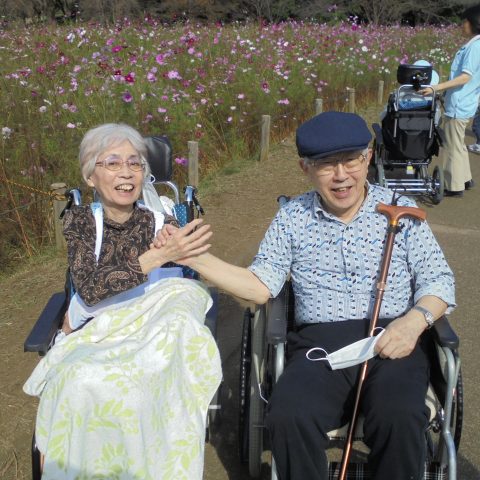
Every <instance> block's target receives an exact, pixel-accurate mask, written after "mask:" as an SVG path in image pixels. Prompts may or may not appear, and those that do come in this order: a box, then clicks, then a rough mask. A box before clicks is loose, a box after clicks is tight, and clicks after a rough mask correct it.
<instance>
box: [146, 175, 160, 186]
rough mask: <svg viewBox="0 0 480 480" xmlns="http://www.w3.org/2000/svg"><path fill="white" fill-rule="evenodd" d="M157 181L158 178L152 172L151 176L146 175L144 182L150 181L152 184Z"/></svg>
mask: <svg viewBox="0 0 480 480" xmlns="http://www.w3.org/2000/svg"><path fill="white" fill-rule="evenodd" d="M156 181H157V179H156V178H155V177H154V176H153V174H152V173H151V174H150V178H146V177H145V180H144V181H143V183H150V184H151V185H153V184H154V183H155V182H156Z"/></svg>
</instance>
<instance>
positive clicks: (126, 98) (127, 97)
mask: <svg viewBox="0 0 480 480" xmlns="http://www.w3.org/2000/svg"><path fill="white" fill-rule="evenodd" d="M122 100H123V101H124V102H125V103H130V102H131V101H132V100H133V97H132V95H131V93H130V92H125V93H124V94H123V95H122Z"/></svg>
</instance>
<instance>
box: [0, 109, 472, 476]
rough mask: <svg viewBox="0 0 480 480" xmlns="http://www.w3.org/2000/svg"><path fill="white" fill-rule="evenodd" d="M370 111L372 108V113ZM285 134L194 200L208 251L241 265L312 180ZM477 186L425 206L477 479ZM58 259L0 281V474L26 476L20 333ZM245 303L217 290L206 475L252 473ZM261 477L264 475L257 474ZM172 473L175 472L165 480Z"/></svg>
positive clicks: (468, 458) (51, 285) (27, 430)
mask: <svg viewBox="0 0 480 480" xmlns="http://www.w3.org/2000/svg"><path fill="white" fill-rule="evenodd" d="M369 116H370V117H374V115H369ZM296 163H297V156H296V151H295V146H294V144H293V141H292V139H291V138H288V139H286V140H285V141H283V142H280V143H279V144H277V145H275V146H273V147H272V150H271V155H270V158H269V159H268V160H267V161H266V162H264V163H262V164H259V163H256V164H254V165H251V166H249V167H248V168H246V169H245V170H243V171H242V172H240V173H236V174H233V175H229V176H221V177H218V180H217V182H216V185H215V188H214V189H213V190H211V191H210V192H209V193H208V194H207V195H201V197H200V201H201V203H202V205H203V207H204V208H205V211H206V216H205V219H206V221H207V222H209V223H210V224H211V225H212V227H213V231H214V237H213V248H212V252H213V253H214V254H217V255H219V256H220V257H221V258H223V259H225V260H227V261H229V262H232V263H235V264H237V265H242V266H246V265H248V264H249V263H250V262H251V260H252V258H253V256H254V254H255V252H256V251H257V247H258V243H259V242H260V240H261V238H262V237H263V234H264V232H265V230H266V228H267V227H268V225H269V223H270V221H271V219H272V217H273V216H274V214H275V212H276V210H277V203H276V198H277V197H278V196H279V195H280V194H286V195H295V194H298V193H299V192H302V191H305V190H307V189H308V188H309V186H308V185H307V183H306V181H305V180H304V178H303V176H302V174H301V173H300V171H299V168H298V166H297V165H296ZM471 163H472V169H473V173H474V178H477V179H478V178H480V157H479V156H476V157H473V158H472V159H471ZM478 190H480V188H479V189H475V190H474V191H472V192H467V195H466V198H465V199H463V200H455V199H446V200H444V201H443V202H442V203H441V204H440V205H439V206H436V207H434V208H431V207H429V206H428V205H424V207H425V208H427V210H428V215H429V223H430V224H431V225H432V227H433V229H434V231H435V233H436V234H437V238H438V239H439V241H440V244H441V246H442V248H443V249H444V251H445V253H446V255H447V259H448V260H449V262H450V264H451V266H452V268H453V269H454V272H455V274H456V279H457V286H458V288H457V292H458V295H457V297H458V298H457V301H458V304H459V308H458V309H457V310H456V312H455V313H454V315H452V320H453V321H454V324H455V328H456V329H457V332H458V333H459V334H460V336H461V341H462V351H461V354H462V360H463V369H464V370H463V373H464V381H465V383H466V389H465V390H466V397H465V403H466V412H465V414H466V419H465V428H464V434H463V436H462V442H463V443H462V447H461V450H460V456H459V464H460V469H459V478H462V480H474V479H475V480H478V479H479V478H480V460H479V459H480V445H479V444H478V429H479V428H480V416H479V414H478V408H476V407H477V406H478V398H479V396H480V371H479V369H478V367H477V364H478V357H477V356H476V351H477V350H478V343H479V341H480V338H479V330H478V326H477V325H478V323H477V320H480V318H479V314H478V271H477V268H476V265H475V262H472V261H471V260H472V258H475V259H478V258H480V247H479V245H480V244H479V243H478V236H479V235H480V222H479V220H478V209H479V208H480V191H478ZM64 273H65V259H64V258H63V257H62V256H59V257H58V258H53V259H49V260H45V259H42V260H41V261H40V260H38V261H37V262H36V263H35V264H32V266H31V267H29V268H28V269H25V270H23V271H21V272H18V273H17V274H16V275H14V276H12V277H10V278H9V279H8V280H2V281H1V282H0V292H1V294H0V428H1V435H0V479H2V480H19V479H21V480H27V479H29V478H31V473H30V441H31V434H32V430H33V425H34V418H35V412H36V405H37V402H36V400H35V399H33V398H31V397H28V396H26V395H25V394H23V392H22V385H23V383H24V381H25V379H26V378H27V377H28V375H29V374H30V372H31V371H32V369H33V368H34V366H35V365H36V363H37V362H38V358H37V357H36V356H35V355H33V354H25V353H23V341H24V338H25V336H26V335H27V333H28V331H29V330H30V328H31V326H32V325H33V323H34V322H35V320H36V319H37V317H38V315H39V313H40V311H41V310H42V308H43V306H44V305H45V303H46V302H47V300H48V298H49V297H50V295H51V294H52V293H53V292H55V291H59V290H61V289H62V288H63V281H64ZM245 306H246V305H245V303H242V302H240V301H238V300H237V299H234V298H232V297H230V296H228V295H225V294H221V295H220V308H219V311H220V322H219V327H218V343H219V346H220V351H221V354H222V361H223V369H224V376H225V384H226V387H227V388H226V391H227V395H226V398H225V400H224V411H225V418H224V421H223V423H222V425H221V427H220V429H219V431H218V432H216V433H215V434H214V435H213V438H212V442H211V443H210V444H207V447H206V456H205V476H204V478H205V480H227V479H230V480H241V479H247V478H249V477H248V475H247V472H246V469H245V468H244V467H243V466H241V465H240V464H239V461H238V456H237V443H236V437H237V403H238V388H237V384H238V364H239V341H240V330H241V321H242V316H243V311H244V308H245ZM264 477H265V478H266V476H264ZM172 480H174V479H172Z"/></svg>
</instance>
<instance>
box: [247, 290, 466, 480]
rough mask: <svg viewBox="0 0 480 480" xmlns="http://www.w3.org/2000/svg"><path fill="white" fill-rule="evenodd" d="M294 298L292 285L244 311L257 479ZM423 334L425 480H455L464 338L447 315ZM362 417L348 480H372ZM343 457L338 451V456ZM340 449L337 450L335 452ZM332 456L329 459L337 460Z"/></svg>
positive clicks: (338, 441)
mask: <svg viewBox="0 0 480 480" xmlns="http://www.w3.org/2000/svg"><path fill="white" fill-rule="evenodd" d="M294 308H295V306H294V295H293V290H292V286H291V283H290V282H289V281H288V282H286V284H285V285H284V287H283V289H282V291H281V292H280V294H279V295H278V296H277V297H276V298H274V299H271V300H270V301H269V302H268V303H267V304H266V305H262V306H259V307H257V308H256V309H255V311H252V310H251V309H250V308H248V309H246V310H245V313H244V318H243V330H242V343H241V355H240V385H239V392H240V404H239V454H240V459H241V461H242V462H243V463H246V464H248V470H249V474H250V476H251V477H252V478H259V477H260V476H261V475H262V464H263V463H264V461H265V463H266V462H267V459H266V458H265V456H264V452H266V451H268V450H269V442H268V436H267V435H266V434H265V433H266V430H265V421H264V415H265V406H266V404H267V403H268V399H269V397H270V395H271V392H272V390H273V388H274V387H275V384H276V382H277V381H278V379H279V377H280V375H281V374H282V372H283V370H284V365H285V361H286V360H285V356H286V348H287V333H288V332H289V331H292V330H294V329H295V322H294ZM424 335H426V336H427V340H428V342H429V346H430V362H431V377H430V386H429V389H428V392H427V396H426V399H425V403H426V405H427V406H428V408H429V410H430V423H429V427H428V430H427V431H426V434H425V442H426V445H427V460H426V462H425V470H424V472H425V473H424V480H432V479H435V480H445V479H447V478H448V479H449V480H455V479H456V478H457V451H458V448H459V445H460V437H461V432H462V419H463V383H462V375H461V368H460V366H461V362H460V357H459V354H458V347H459V339H458V337H457V335H456V334H455V332H454V331H453V329H452V328H451V326H450V324H449V323H448V320H447V318H446V317H442V318H440V319H438V320H437V321H436V322H435V324H434V328H432V329H430V330H427V331H425V333H424ZM347 429H348V424H347V425H344V426H342V427H341V428H339V429H337V430H335V431H332V432H329V437H330V440H331V442H330V443H331V445H332V447H333V448H332V450H334V449H335V448H337V449H338V448H339V447H341V446H342V442H343V441H344V440H345V439H346V436H347ZM362 437H363V419H362V417H360V419H359V421H358V422H357V425H356V431H355V433H354V440H355V443H354V446H355V455H354V456H353V457H352V461H351V462H350V464H349V467H348V471H347V479H349V480H351V479H359V480H360V479H361V480H365V479H368V478H370V476H369V472H368V469H367V465H366V461H367V453H368V449H367V447H366V445H364V444H363V443H362V442H361V440H362ZM336 453H338V452H336ZM334 454H335V451H333V454H332V455H334ZM332 455H330V454H329V459H330V457H331V456H332ZM335 460H336V459H335V458H332V459H331V461H330V462H329V480H335V479H337V478H338V474H339V471H340V462H339V461H335ZM270 478H271V480H277V478H278V477H277V474H276V469H275V462H274V460H273V459H272V460H271V476H270Z"/></svg>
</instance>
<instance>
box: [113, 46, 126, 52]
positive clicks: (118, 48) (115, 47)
mask: <svg viewBox="0 0 480 480" xmlns="http://www.w3.org/2000/svg"><path fill="white" fill-rule="evenodd" d="M122 50H123V47H122V46H121V45H114V46H113V47H112V53H118V52H121V51H122Z"/></svg>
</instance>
